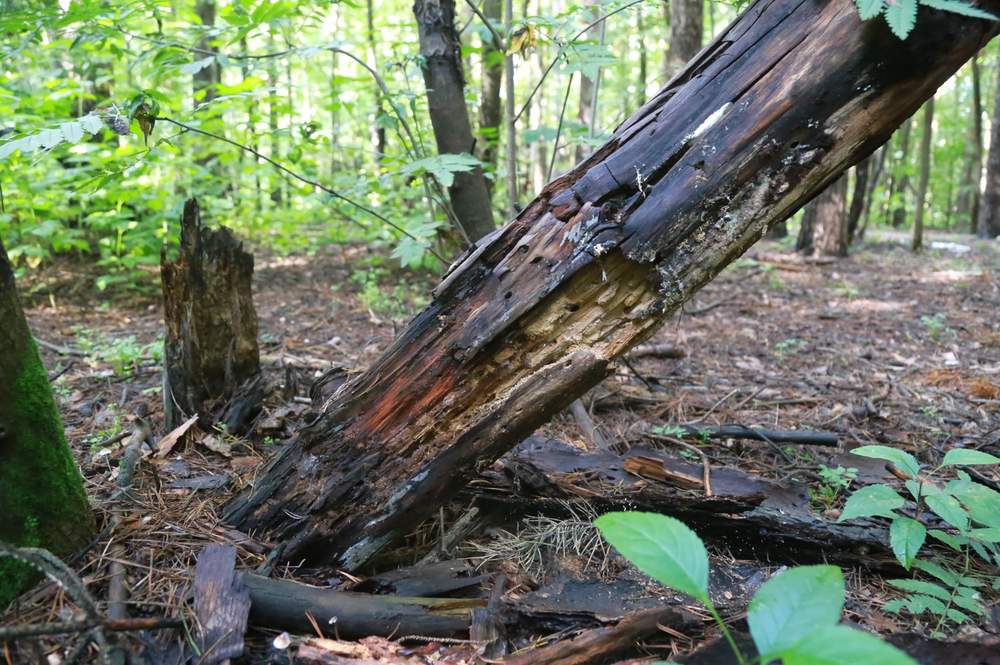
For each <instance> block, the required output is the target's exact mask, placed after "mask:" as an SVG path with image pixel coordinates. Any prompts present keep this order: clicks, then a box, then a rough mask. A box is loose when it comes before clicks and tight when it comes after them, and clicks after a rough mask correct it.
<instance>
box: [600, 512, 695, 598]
mask: <svg viewBox="0 0 1000 665" xmlns="http://www.w3.org/2000/svg"><path fill="white" fill-rule="evenodd" d="M594 524H595V525H596V526H597V528H598V529H600V530H601V535H603V536H604V538H605V539H606V540H607V541H608V542H609V543H611V545H612V546H614V548H615V549H617V550H618V551H619V552H621V554H622V556H624V557H625V558H626V559H628V560H629V561H631V562H632V563H634V564H635V565H636V566H637V567H638V568H639V569H640V570H642V572H644V573H646V574H647V575H649V576H650V577H652V578H653V579H655V580H657V581H659V582H661V583H662V584H665V585H666V586H668V587H670V588H672V589H676V590H677V591H680V592H681V593H686V594H689V595H691V596H694V597H695V598H697V599H698V600H700V601H702V602H703V603H706V604H707V603H708V602H709V600H708V552H707V551H706V550H705V545H704V544H703V543H702V542H701V539H700V538H699V537H698V536H697V535H696V534H695V532H694V531H692V530H691V529H690V528H688V526H687V525H686V524H684V523H683V522H681V521H680V520H677V519H674V518H673V517H667V516H666V515H659V514H657V513H643V512H634V513H608V514H607V515H602V516H601V517H599V518H597V520H595V521H594Z"/></svg>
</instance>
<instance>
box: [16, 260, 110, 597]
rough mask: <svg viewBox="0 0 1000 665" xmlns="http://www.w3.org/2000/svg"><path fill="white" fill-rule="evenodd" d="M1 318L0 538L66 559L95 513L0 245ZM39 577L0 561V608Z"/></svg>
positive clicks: (87, 531)
mask: <svg viewBox="0 0 1000 665" xmlns="http://www.w3.org/2000/svg"><path fill="white" fill-rule="evenodd" d="M0 321H3V325H2V326H0V540H3V541H5V542H8V543H11V544H12V545H17V546H33V547H44V548H45V549H47V550H49V551H51V552H52V553H53V554H56V555H58V556H66V555H67V554H71V553H72V552H74V551H75V550H77V549H79V548H80V547H81V546H83V545H84V544H86V543H87V541H88V540H89V539H90V538H91V537H92V535H93V533H94V515H93V513H92V511H91V509H90V505H89V504H88V502H87V496H86V494H85V493H84V491H83V481H82V478H81V477H80V472H79V470H78V469H77V468H76V463H75V462H74V461H73V455H72V453H71V452H70V449H69V445H68V444H67V443H66V436H65V434H64V432H63V427H62V422H61V421H60V419H59V411H58V409H57V408H56V403H55V400H54V399H53V397H52V389H51V387H50V386H49V380H48V375H47V374H46V372H45V367H44V366H43V365H42V360H41V358H40V357H39V355H38V347H37V346H36V345H35V340H34V338H32V336H31V331H30V329H29V328H28V322H27V320H26V319H25V318H24V311H23V310H22V309H21V302H20V299H19V298H18V295H17V291H16V289H15V286H14V273H13V270H12V268H11V265H10V262H9V260H8V259H7V253H6V251H5V250H4V248H3V243H2V242H0ZM39 577H40V575H39V574H38V573H37V572H36V571H35V570H34V569H33V568H31V567H29V566H27V565H26V564H23V563H21V562H19V561H14V560H12V559H10V558H7V557H4V558H0V611H2V610H3V609H4V608H5V607H6V606H7V605H8V604H9V602H10V601H11V600H13V599H14V598H15V597H16V596H17V595H18V594H19V593H21V592H22V591H24V590H25V589H26V588H28V587H29V586H30V585H32V584H34V583H35V582H36V581H37V580H38V579H39Z"/></svg>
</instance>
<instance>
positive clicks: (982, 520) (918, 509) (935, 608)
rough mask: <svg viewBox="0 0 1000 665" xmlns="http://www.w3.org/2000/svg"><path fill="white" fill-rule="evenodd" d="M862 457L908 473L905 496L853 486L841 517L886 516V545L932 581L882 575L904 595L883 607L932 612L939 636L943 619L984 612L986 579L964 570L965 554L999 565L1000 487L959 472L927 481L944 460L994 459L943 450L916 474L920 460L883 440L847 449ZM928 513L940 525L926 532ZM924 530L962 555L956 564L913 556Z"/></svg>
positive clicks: (998, 581) (997, 582) (997, 585)
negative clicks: (939, 457) (952, 566)
mask: <svg viewBox="0 0 1000 665" xmlns="http://www.w3.org/2000/svg"><path fill="white" fill-rule="evenodd" d="M852 452H853V453H854V454H855V455H860V456H861V457H871V458H875V459H884V460H887V461H889V462H892V463H893V464H894V465H895V466H896V468H897V469H899V470H900V471H902V472H903V473H905V474H906V475H907V476H909V477H910V479H909V480H907V481H906V489H907V491H908V492H909V494H910V497H909V500H908V499H907V498H905V497H903V496H902V495H901V494H900V493H899V492H897V491H896V490H894V489H893V488H891V487H889V486H887V485H870V486H868V487H865V488H864V489H860V490H858V491H856V492H855V493H854V494H852V495H851V497H850V498H849V499H848V500H847V503H846V504H845V505H844V511H843V513H842V514H841V516H840V521H841V522H842V521H844V520H849V519H855V518H858V517H876V516H877V517H885V518H888V519H890V520H892V524H891V525H890V527H889V544H890V545H891V547H892V551H893V553H894V554H895V555H896V558H897V559H898V560H899V562H900V563H901V564H903V567H904V568H906V569H907V570H909V569H910V567H911V566H914V567H916V568H917V569H918V570H920V571H922V572H924V573H925V574H927V575H928V576H930V577H931V578H933V579H934V581H924V580H913V579H902V580H889V583H890V584H892V585H893V586H895V587H897V588H899V589H902V590H903V591H907V592H909V593H908V594H907V595H906V596H905V597H904V598H903V599H901V600H894V601H891V602H889V603H887V604H886V605H885V610H886V611H889V612H900V611H901V610H904V609H905V610H907V611H908V612H911V613H913V614H922V613H924V612H929V613H930V614H932V615H934V616H935V617H937V622H936V625H935V627H934V631H933V633H934V635H935V636H942V635H943V634H944V633H943V632H942V629H943V628H944V627H945V626H946V625H948V623H949V622H953V623H955V624H960V623H964V622H966V621H970V620H971V616H970V614H973V615H975V614H985V612H986V609H985V608H984V607H983V604H982V602H981V600H980V591H979V590H980V589H981V588H982V587H984V586H985V584H986V583H985V582H984V581H983V580H982V579H979V578H978V577H977V576H974V575H971V574H970V569H971V564H972V559H971V557H972V554H973V553H975V554H976V555H978V556H979V557H981V558H982V559H983V560H985V561H986V562H988V563H992V564H995V565H997V566H1000V549H998V548H997V543H998V542H1000V492H996V491H995V490H993V489H990V488H989V487H986V486H984V485H981V484H979V483H976V482H973V481H972V479H971V478H970V476H969V474H967V473H966V472H964V471H962V470H958V472H957V475H958V478H956V479H954V480H950V481H948V483H947V484H946V485H945V486H944V488H943V489H942V488H940V487H938V486H937V485H933V484H931V483H929V482H928V481H929V480H930V479H931V477H933V476H934V475H935V474H936V473H938V472H939V471H941V469H943V468H946V467H950V466H960V465H962V466H974V465H983V464H998V463H1000V458H997V457H994V456H993V455H989V454H987V453H983V452H980V451H977V450H966V449H961V448H956V449H953V450H950V451H948V453H947V454H946V455H945V456H944V460H942V462H941V464H940V465H938V466H937V467H935V468H934V469H932V470H931V471H930V472H928V473H925V474H924V475H922V476H921V474H920V465H919V464H918V463H917V460H916V458H915V457H913V455H911V454H909V453H907V452H905V451H902V450H896V449H895V448H889V447H888V446H863V447H861V448H856V449H855V450H854V451H852ZM928 512H930V513H933V515H934V516H936V517H937V518H938V519H939V520H940V521H941V522H943V524H939V525H937V527H938V528H932V529H930V530H928V528H927V526H926V524H925V523H926V522H929V521H930V520H929V519H928V518H927V517H926V515H927V513H928ZM927 536H930V537H932V538H934V539H935V540H937V541H939V542H941V543H944V544H945V545H947V546H948V547H950V548H951V549H953V550H955V551H956V552H958V553H959V554H960V555H961V558H962V560H963V563H962V566H961V570H959V571H956V570H951V569H949V568H948V567H945V566H942V565H939V564H937V563H933V562H930V561H922V560H917V558H916V557H917V555H918V553H919V552H920V548H921V547H922V546H923V545H924V542H925V541H926V539H927ZM993 588H994V589H1000V578H996V577H994V580H993Z"/></svg>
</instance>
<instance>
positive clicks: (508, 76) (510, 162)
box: [503, 0, 521, 214]
mask: <svg viewBox="0 0 1000 665" xmlns="http://www.w3.org/2000/svg"><path fill="white" fill-rule="evenodd" d="M503 22H504V26H506V28H507V44H508V45H509V44H510V41H511V36H512V35H513V32H514V2H513V0H504V5H503ZM515 83H516V81H515V79H514V55H513V54H511V55H508V56H506V57H505V58H504V88H505V93H504V94H505V97H506V98H505V99H504V106H505V108H506V110H507V142H506V146H505V147H506V148H507V197H508V199H509V204H510V211H511V214H517V213H518V212H520V211H521V200H520V197H519V195H518V188H517V125H516V124H515V120H514V117H515V113H514V111H515V110H516V108H515V105H514V96H515V94H516V85H515Z"/></svg>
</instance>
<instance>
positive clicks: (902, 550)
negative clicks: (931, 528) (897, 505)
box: [889, 517, 927, 570]
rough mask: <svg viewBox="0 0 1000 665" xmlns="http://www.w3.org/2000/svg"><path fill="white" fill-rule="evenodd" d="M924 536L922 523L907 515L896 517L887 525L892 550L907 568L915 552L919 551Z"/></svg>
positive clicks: (915, 554)
mask: <svg viewBox="0 0 1000 665" xmlns="http://www.w3.org/2000/svg"><path fill="white" fill-rule="evenodd" d="M925 538H927V529H925V528H924V525H923V524H921V523H920V522H918V521H917V520H914V519H910V518H909V517H897V518H896V519H894V520H893V521H892V525H891V526H890V527H889V543H890V544H891V545H892V551H893V553H894V554H895V555H896V558H897V559H898V560H899V562H900V563H901V564H903V568H906V569H907V570H909V569H910V564H912V563H913V560H914V559H915V558H917V552H919V551H920V546H921V545H923V544H924V539H925Z"/></svg>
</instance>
